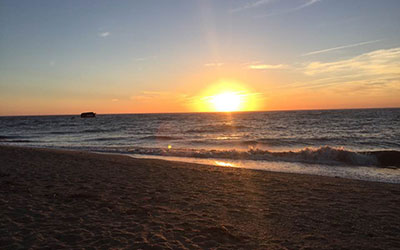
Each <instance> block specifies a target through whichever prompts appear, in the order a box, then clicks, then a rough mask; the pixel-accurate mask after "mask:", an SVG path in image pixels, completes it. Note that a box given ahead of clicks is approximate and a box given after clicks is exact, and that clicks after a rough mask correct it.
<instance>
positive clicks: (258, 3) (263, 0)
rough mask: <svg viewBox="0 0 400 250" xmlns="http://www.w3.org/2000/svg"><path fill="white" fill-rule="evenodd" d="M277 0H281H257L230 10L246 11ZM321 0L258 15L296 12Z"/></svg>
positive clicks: (311, 0) (308, 1)
mask: <svg viewBox="0 0 400 250" xmlns="http://www.w3.org/2000/svg"><path fill="white" fill-rule="evenodd" d="M276 1H280V0H258V1H255V2H251V3H247V4H245V5H243V6H240V7H237V8H234V9H231V10H230V12H231V13H236V12H240V11H244V10H248V9H253V8H257V7H260V6H262V5H268V4H270V3H273V2H276ZM320 1H321V0H307V1H306V2H305V3H303V4H301V5H299V6H296V7H293V8H290V9H284V10H281V11H278V12H274V13H269V14H266V15H262V16H258V17H267V16H273V15H278V14H285V13H290V12H294V11H297V10H301V9H303V8H306V7H308V6H311V5H313V4H315V3H317V2H320Z"/></svg>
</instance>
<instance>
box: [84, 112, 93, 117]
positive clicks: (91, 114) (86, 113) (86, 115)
mask: <svg viewBox="0 0 400 250" xmlns="http://www.w3.org/2000/svg"><path fill="white" fill-rule="evenodd" d="M94 117H96V113H94V112H84V113H82V114H81V118H94Z"/></svg>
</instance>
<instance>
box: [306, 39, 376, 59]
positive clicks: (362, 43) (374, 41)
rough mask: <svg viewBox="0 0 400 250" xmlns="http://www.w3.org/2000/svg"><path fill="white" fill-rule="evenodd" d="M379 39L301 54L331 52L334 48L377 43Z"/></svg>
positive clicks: (339, 48)
mask: <svg viewBox="0 0 400 250" xmlns="http://www.w3.org/2000/svg"><path fill="white" fill-rule="evenodd" d="M380 41H382V40H373V41H367V42H361V43H354V44H349V45H343V46H338V47H333V48H329V49H323V50H317V51H312V52H308V53H305V54H303V55H301V56H310V55H316V54H321V53H326V52H331V51H335V50H341V49H347V48H353V47H358V46H363V45H367V44H372V43H377V42H380Z"/></svg>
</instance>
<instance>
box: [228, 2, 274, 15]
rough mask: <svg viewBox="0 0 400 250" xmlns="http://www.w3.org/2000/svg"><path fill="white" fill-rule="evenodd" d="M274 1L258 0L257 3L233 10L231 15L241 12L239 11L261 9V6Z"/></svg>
mask: <svg viewBox="0 0 400 250" xmlns="http://www.w3.org/2000/svg"><path fill="white" fill-rule="evenodd" d="M274 1H275V0H258V1H256V2H252V3H247V4H245V5H243V6H240V7H237V8H235V9H231V10H230V12H231V13H235V12H239V11H242V10H246V9H252V8H256V7H259V6H261V5H265V4H269V3H272V2H274Z"/></svg>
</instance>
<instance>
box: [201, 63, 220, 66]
mask: <svg viewBox="0 0 400 250" xmlns="http://www.w3.org/2000/svg"><path fill="white" fill-rule="evenodd" d="M223 65H224V63H206V64H204V67H221V66H223Z"/></svg>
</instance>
